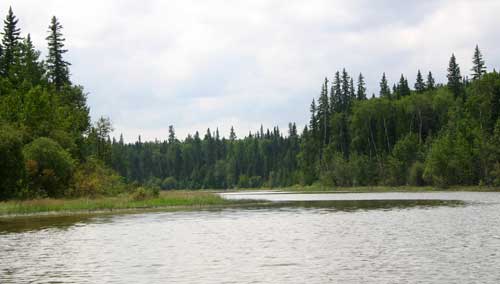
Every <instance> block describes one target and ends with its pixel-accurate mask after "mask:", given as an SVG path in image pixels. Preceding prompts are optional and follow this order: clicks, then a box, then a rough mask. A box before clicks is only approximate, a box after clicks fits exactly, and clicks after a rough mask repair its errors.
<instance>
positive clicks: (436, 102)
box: [0, 9, 500, 199]
mask: <svg viewBox="0 0 500 284" xmlns="http://www.w3.org/2000/svg"><path fill="white" fill-rule="evenodd" d="M1 35H2V40H1V44H0V199H9V198H33V197H60V196H96V195H105V194H117V193H120V192H123V191H126V190H127V189H128V188H129V187H130V185H134V184H138V185H139V184H141V185H147V186H149V187H151V188H163V189H176V188H193V189H196V188H220V189H225V188H234V187H261V186H269V187H277V186H290V185H295V184H303V185H310V184H313V183H318V184H322V185H326V186H360V185H408V184H410V185H418V186H420V185H434V186H444V187H445V186H452V185H478V184H481V185H490V186H499V185H500V147H499V145H500V75H499V74H498V72H496V71H495V70H494V69H493V71H491V72H487V68H486V65H485V60H484V59H483V55H482V53H481V51H480V49H479V47H477V46H476V48H475V50H474V52H473V56H472V62H473V68H472V70H470V72H468V71H467V72H464V71H463V70H461V69H460V65H459V63H458V62H457V60H456V57H455V56H454V55H453V54H452V55H451V58H450V61H449V65H448V69H447V82H445V83H443V84H439V83H437V82H435V80H434V77H433V74H432V73H431V72H429V71H426V72H421V70H417V71H416V72H415V73H416V75H415V79H409V78H408V77H407V76H405V75H403V74H401V77H400V79H399V81H398V82H396V83H395V84H393V85H392V87H391V84H390V83H389V82H388V80H387V77H386V74H385V73H383V74H382V76H381V80H380V91H379V94H378V95H375V94H372V95H369V94H367V88H366V85H365V78H364V76H363V75H362V74H359V75H356V76H353V75H351V74H349V73H348V72H347V70H345V69H343V70H339V71H337V72H334V73H333V76H332V77H330V78H325V79H324V81H323V82H322V84H321V87H320V88H318V90H319V96H318V97H315V98H314V99H313V100H312V102H311V104H310V106H304V108H307V107H309V109H310V112H311V116H310V120H309V123H308V125H307V126H305V127H304V128H303V129H300V130H298V129H297V126H296V124H295V123H290V124H289V126H288V129H286V130H282V129H279V128H278V127H273V128H272V129H264V127H261V128H260V129H259V130H258V131H256V132H255V133H249V134H248V135H246V136H244V137H240V138H238V136H237V134H236V133H235V132H234V129H231V133H230V134H229V136H228V137H227V138H226V137H224V136H223V135H221V134H220V133H219V131H218V129H215V131H214V130H213V129H207V130H206V132H204V133H203V134H200V133H198V132H196V133H194V134H193V135H188V137H187V138H185V139H183V140H180V139H178V138H177V137H176V135H175V130H174V127H173V126H170V128H169V134H168V137H166V139H165V140H164V141H152V142H143V141H141V138H140V137H139V138H138V140H137V141H136V142H135V143H124V141H123V137H121V136H120V138H119V139H118V140H116V139H115V138H111V137H110V133H111V132H112V130H113V129H112V125H111V123H110V120H109V119H107V118H100V119H98V120H97V121H96V122H95V123H92V122H91V119H90V116H89V108H88V106H87V103H86V94H85V92H84V90H83V87H81V86H78V85H76V84H74V83H73V82H71V76H70V69H69V67H70V65H71V64H70V63H69V62H67V61H66V60H65V53H66V52H67V50H66V49H65V45H64V42H65V38H64V35H63V26H62V24H61V23H60V22H59V21H58V19H57V18H56V17H53V18H52V19H51V20H50V23H49V27H48V29H47V38H46V40H47V51H48V52H47V56H46V57H45V58H41V53H40V51H38V50H37V49H36V48H35V47H34V45H33V42H32V41H31V38H30V35H29V34H22V33H21V30H20V29H19V27H18V19H17V17H16V16H15V15H14V13H13V11H12V9H9V11H8V13H7V16H6V17H5V20H4V27H3V31H2V33H1ZM401 60H404V58H402V59H401ZM443 69H444V68H443ZM466 74H470V76H467V75H466ZM413 81H414V83H411V82H413ZM101 95H105V94H101Z"/></svg>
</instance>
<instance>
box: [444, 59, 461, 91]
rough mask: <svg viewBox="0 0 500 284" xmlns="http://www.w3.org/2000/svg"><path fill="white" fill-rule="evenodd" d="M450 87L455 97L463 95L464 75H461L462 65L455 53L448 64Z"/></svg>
mask: <svg viewBox="0 0 500 284" xmlns="http://www.w3.org/2000/svg"><path fill="white" fill-rule="evenodd" d="M447 78H448V88H449V89H450V91H451V92H452V93H453V95H454V96H455V98H457V97H460V96H462V91H463V84H462V75H460V66H458V64H457V60H456V58H455V54H452V55H451V58H450V64H449V66H448V75H447Z"/></svg>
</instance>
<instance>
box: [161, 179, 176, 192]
mask: <svg viewBox="0 0 500 284" xmlns="http://www.w3.org/2000/svg"><path fill="white" fill-rule="evenodd" d="M176 187H177V180H176V179H175V178H174V177H166V178H165V179H164V180H163V181H162V183H161V189H165V190H170V189H174V188H176Z"/></svg>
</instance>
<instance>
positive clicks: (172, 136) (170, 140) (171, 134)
mask: <svg viewBox="0 0 500 284" xmlns="http://www.w3.org/2000/svg"><path fill="white" fill-rule="evenodd" d="M176 140H177V138H175V129H174V126H173V125H169V126H168V143H169V144H172V143H175V142H176Z"/></svg>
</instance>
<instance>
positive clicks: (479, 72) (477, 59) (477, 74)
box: [471, 45, 486, 80]
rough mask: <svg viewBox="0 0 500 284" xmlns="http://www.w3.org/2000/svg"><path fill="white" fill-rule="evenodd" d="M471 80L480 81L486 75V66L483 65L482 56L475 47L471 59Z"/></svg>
mask: <svg viewBox="0 0 500 284" xmlns="http://www.w3.org/2000/svg"><path fill="white" fill-rule="evenodd" d="M471 71H472V80H477V79H480V78H481V77H482V76H483V75H484V74H485V73H486V65H485V64H484V59H483V55H482V54H481V51H480V50H479V47H478V46H477V45H476V49H475V50H474V56H473V58H472V69H471Z"/></svg>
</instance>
